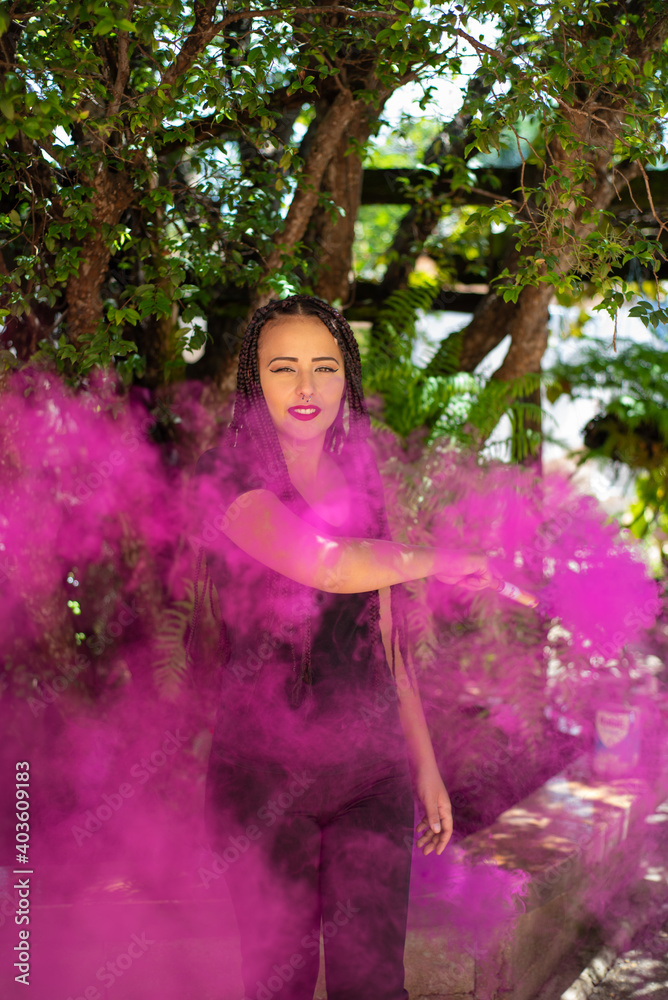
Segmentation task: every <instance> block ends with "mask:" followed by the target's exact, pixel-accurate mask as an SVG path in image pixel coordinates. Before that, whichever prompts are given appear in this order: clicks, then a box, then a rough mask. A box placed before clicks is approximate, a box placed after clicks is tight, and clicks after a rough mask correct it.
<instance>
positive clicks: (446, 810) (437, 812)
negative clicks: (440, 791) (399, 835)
mask: <svg viewBox="0 0 668 1000" xmlns="http://www.w3.org/2000/svg"><path fill="white" fill-rule="evenodd" d="M416 832H417V833H418V834H420V835H421V836H420V837H419V839H418V841H417V846H418V847H419V848H421V850H422V852H423V854H425V855H427V854H431V853H432V851H436V853H437V854H442V853H443V851H444V850H445V848H446V845H447V843H448V841H449V840H450V837H451V836H452V809H451V807H450V801H449V799H448V798H447V797H440V796H439V799H438V801H437V802H436V803H434V805H433V806H431V805H430V807H429V809H428V813H427V814H425V815H424V816H423V817H422V819H421V820H420V822H419V823H418V825H417V827H416Z"/></svg>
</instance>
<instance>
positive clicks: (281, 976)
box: [207, 748, 414, 1000]
mask: <svg viewBox="0 0 668 1000" xmlns="http://www.w3.org/2000/svg"><path fill="white" fill-rule="evenodd" d="M413 814H414V808H413V792H412V786H411V779H410V772H409V768H408V763H407V761H405V760H403V761H401V762H400V763H398V764H397V763H391V762H388V763H387V764H381V765H376V766H375V767H374V768H373V769H371V766H370V765H369V764H367V765H365V766H364V767H363V768H362V767H355V768H350V767H349V768H346V769H345V770H344V769H342V770H341V771H340V772H337V773H336V774H332V773H331V772H328V773H324V772H323V771H322V770H320V771H319V770H318V768H317V767H315V766H312V767H305V768H300V767H295V768H294V769H292V770H287V769H286V770H285V771H283V772H282V773H281V774H269V773H266V772H262V771H259V770H251V769H250V768H248V769H246V768H244V767H240V766H239V765H237V764H232V763H229V762H228V761H226V760H224V759H221V758H220V757H218V756H217V755H216V752H215V748H214V751H213V752H212V756H211V760H210V764H209V774H208V778H207V825H208V829H209V833H210V837H211V842H212V847H213V849H214V851H215V852H216V853H217V854H218V858H217V859H216V860H217V862H218V865H219V866H222V868H223V872H224V877H225V880H226V882H227V885H228V887H229V891H230V895H231V897H232V901H233V904H234V908H235V911H236V915H237V921H238V924H239V932H240V935H241V956H242V975H243V982H244V989H245V997H244V1000H274V998H275V1000H313V992H314V989H315V984H316V980H317V977H318V966H319V941H320V926H321V920H322V933H323V939H324V947H325V976H326V981H327V996H328V1000H371V998H373V1000H408V993H407V992H406V990H405V989H404V964H403V955H404V942H405V937H406V915H407V908H408V890H409V882H410V868H411V854H412V843H413V822H414V815H413Z"/></svg>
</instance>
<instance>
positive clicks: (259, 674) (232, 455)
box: [196, 448, 406, 770]
mask: <svg viewBox="0 0 668 1000" xmlns="http://www.w3.org/2000/svg"><path fill="white" fill-rule="evenodd" d="M333 457H336V456H333ZM340 467H341V469H342V471H343V472H344V475H345V468H344V466H343V463H340ZM196 473H197V474H198V475H206V476H210V477H211V479H210V482H211V484H212V485H214V486H215V498H216V501H217V500H218V498H220V502H215V503H214V509H213V511H212V516H207V517H205V519H204V525H203V529H202V538H203V541H204V543H205V552H206V555H207V564H208V567H209V572H210V573H211V577H212V579H213V582H214V584H215V586H216V588H217V589H218V595H219V600H220V607H221V613H222V616H223V619H224V620H225V623H226V626H227V632H228V641H229V646H230V656H229V659H228V662H227V664H226V665H225V667H224V669H223V675H222V690H221V699H220V705H219V708H218V716H217V722H216V728H215V732H214V745H213V752H214V753H216V755H218V756H220V757H224V758H226V759H228V760H231V761H234V762H237V763H239V764H241V765H243V764H246V765H247V766H260V767H263V768H264V769H267V770H272V769H273V770H277V769H280V768H281V767H283V766H292V767H294V766H296V765H300V766H303V765H305V764H307V763H312V764H313V765H314V766H318V767H319V768H323V767H325V768H338V767H340V766H341V765H345V764H346V763H348V764H351V763H360V762H370V763H371V762H380V761H396V760H399V759H403V758H405V754H406V745H405V741H404V737H403V733H402V730H401V724H400V721H399V714H398V710H397V692H396V685H395V682H394V679H393V677H392V674H391V671H390V668H389V666H388V663H387V658H386V656H385V649H384V646H383V643H382V641H381V640H380V637H379V636H378V635H377V634H374V633H377V628H376V629H373V628H372V627H371V626H370V623H369V601H370V598H371V592H370V593H363V594H329V593H325V592H323V591H318V590H315V589H313V588H311V587H304V586H301V585H299V584H295V583H294V582H292V581H287V580H286V578H284V577H280V576H279V575H278V574H272V573H271V571H270V570H268V569H267V567H265V566H264V565H263V564H262V563H260V562H258V561H257V560H255V559H253V558H252V557H251V556H249V555H247V554H246V553H244V552H243V551H242V550H241V549H239V547H238V546H236V545H235V544H234V543H233V542H232V541H230V540H229V539H228V538H227V536H225V535H224V533H223V531H221V526H222V522H221V520H220V518H221V517H222V516H223V515H224V512H225V510H227V509H228V508H229V505H230V504H233V502H234V500H235V499H236V498H237V497H238V496H239V495H240V494H242V493H244V492H246V491H248V490H250V489H254V488H255V489H257V488H258V487H259V486H260V485H261V486H263V487H264V488H268V487H267V484H266V482H260V481H258V480H257V478H255V479H254V477H253V475H252V473H251V472H250V471H249V470H248V468H244V463H243V461H242V460H241V456H240V455H237V454H236V449H234V450H232V449H227V448H212V449H210V450H209V451H207V452H205V453H204V454H203V455H202V456H201V458H200V459H199V461H198V463H197V469H196ZM288 506H289V507H290V509H291V510H292V511H293V513H295V514H297V515H298V516H299V517H301V518H303V519H304V520H306V521H308V522H309V523H310V524H312V525H313V526H314V527H315V528H317V529H319V530H321V531H322V532H323V534H326V535H328V536H330V537H335V536H348V537H367V536H368V534H369V528H370V526H369V524H368V523H365V511H363V510H362V509H361V507H362V505H361V504H358V505H356V508H355V509H354V510H353V511H352V512H351V516H350V518H349V520H348V521H347V522H346V523H345V524H343V525H340V526H338V527H337V526H334V525H331V524H328V523H327V522H325V521H324V520H323V519H322V518H321V517H319V515H318V514H316V513H315V511H314V510H312V509H311V508H310V507H309V505H308V504H307V503H306V501H305V500H304V499H303V497H301V496H300V495H298V496H297V499H296V500H295V501H292V502H290V503H289V504H288ZM208 510H211V508H210V507H209V506H207V511H208ZM228 516H230V517H233V516H234V507H232V509H231V510H229V511H228ZM286 544H289V540H287V542H286ZM272 578H273V584H272ZM277 584H280V586H277ZM286 589H287V590H288V592H289V596H286V594H285V593H284V591H285V590H286ZM295 605H297V607H295ZM272 608H273V609H274V611H275V615H274V616H272V615H271V610H272ZM304 611H306V612H308V614H310V617H311V673H312V681H313V683H312V688H311V690H310V691H309V693H308V696H307V697H306V698H305V699H304V700H303V702H302V703H301V705H299V707H297V708H293V707H292V706H291V704H290V700H289V689H290V687H291V685H292V683H293V677H294V660H293V654H292V651H291V648H290V642H289V637H290V635H291V634H292V636H293V644H294V647H295V651H296V655H297V665H298V669H299V662H300V655H301V649H302V629H303V621H304V617H305V616H304V613H303V612H304ZM272 618H273V626H272V631H271V632H270V631H268V629H269V628H270V626H271V620H272ZM374 663H375V665H376V666H375V669H376V672H380V675H381V676H382V682H381V684H380V686H378V683H376V684H375V685H374Z"/></svg>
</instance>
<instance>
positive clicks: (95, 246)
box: [67, 164, 133, 344]
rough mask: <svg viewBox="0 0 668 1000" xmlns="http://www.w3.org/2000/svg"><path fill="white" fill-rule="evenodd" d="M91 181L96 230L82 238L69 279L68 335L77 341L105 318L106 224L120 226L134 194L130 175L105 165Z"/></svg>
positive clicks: (91, 333) (107, 253) (108, 252)
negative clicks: (114, 171)
mask: <svg viewBox="0 0 668 1000" xmlns="http://www.w3.org/2000/svg"><path fill="white" fill-rule="evenodd" d="M88 183H89V184H90V185H91V187H92V188H93V189H94V194H93V217H92V219H91V225H92V226H93V229H94V232H93V233H91V235H90V236H87V237H86V239H85V240H84V241H83V245H82V254H81V263H80V264H79V268H78V270H77V273H76V274H74V275H72V277H71V278H70V279H69V281H68V282H67V334H68V337H69V338H70V340H71V341H72V342H73V343H75V344H76V343H77V342H78V341H79V340H80V338H81V337H83V336H86V335H88V336H92V335H93V334H94V333H95V331H96V330H97V327H98V324H99V323H100V320H101V319H102V299H101V296H100V292H101V290H102V285H103V284H104V281H105V278H106V276H107V269H108V267H109V259H110V257H111V251H110V247H109V242H108V239H106V238H105V236H104V234H103V227H104V226H115V225H117V224H118V222H119V221H120V218H121V216H122V214H123V212H124V211H125V209H126V208H127V207H128V205H129V204H130V203H131V201H132V197H133V191H132V182H131V180H130V178H129V177H128V176H127V175H126V174H114V173H110V172H109V171H108V170H105V169H104V167H103V166H102V164H100V166H99V168H98V170H97V172H96V174H95V176H94V177H93V178H92V179H90V180H89V181H88Z"/></svg>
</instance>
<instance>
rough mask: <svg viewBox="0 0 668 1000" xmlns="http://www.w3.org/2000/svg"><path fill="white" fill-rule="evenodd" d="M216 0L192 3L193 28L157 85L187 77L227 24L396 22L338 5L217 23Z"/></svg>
mask: <svg viewBox="0 0 668 1000" xmlns="http://www.w3.org/2000/svg"><path fill="white" fill-rule="evenodd" d="M217 5H218V0H205V2H204V3H202V2H200V3H197V2H196V3H195V24H194V25H193V27H192V28H191V30H190V33H189V35H188V37H187V39H186V41H185V42H184V44H183V47H182V49H181V51H180V52H179V54H178V56H177V57H176V59H175V60H174V62H173V63H172V65H171V66H170V67H168V69H166V70H165V72H164V73H163V75H162V79H161V82H160V85H161V86H163V87H171V86H172V85H173V84H174V83H175V82H176V80H177V79H178V78H179V77H180V76H182V75H183V74H184V73H186V72H187V71H188V70H189V69H190V67H191V66H192V64H193V62H194V61H195V59H196V58H197V56H198V55H199V54H200V52H201V51H202V50H203V49H204V48H206V46H207V45H208V44H209V42H210V41H212V39H213V38H215V37H216V35H219V34H220V33H221V31H224V30H225V28H226V27H227V26H228V25H229V24H234V23H235V22H236V21H247V20H251V19H255V18H258V17H275V16H276V15H277V14H280V15H281V16H282V18H283V20H287V19H288V18H289V17H299V16H302V15H303V16H305V15H307V14H345V15H346V16H348V17H355V18H382V19H383V20H389V21H396V20H397V15H396V14H391V13H389V12H388V11H371V10H352V9H351V8H350V7H342V6H340V5H339V4H332V5H330V6H327V7H267V8H264V9H263V10H238V11H235V12H234V13H232V14H228V15H227V16H226V17H224V18H222V20H220V21H214V20H213V15H214V13H215V10H216V7H217Z"/></svg>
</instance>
